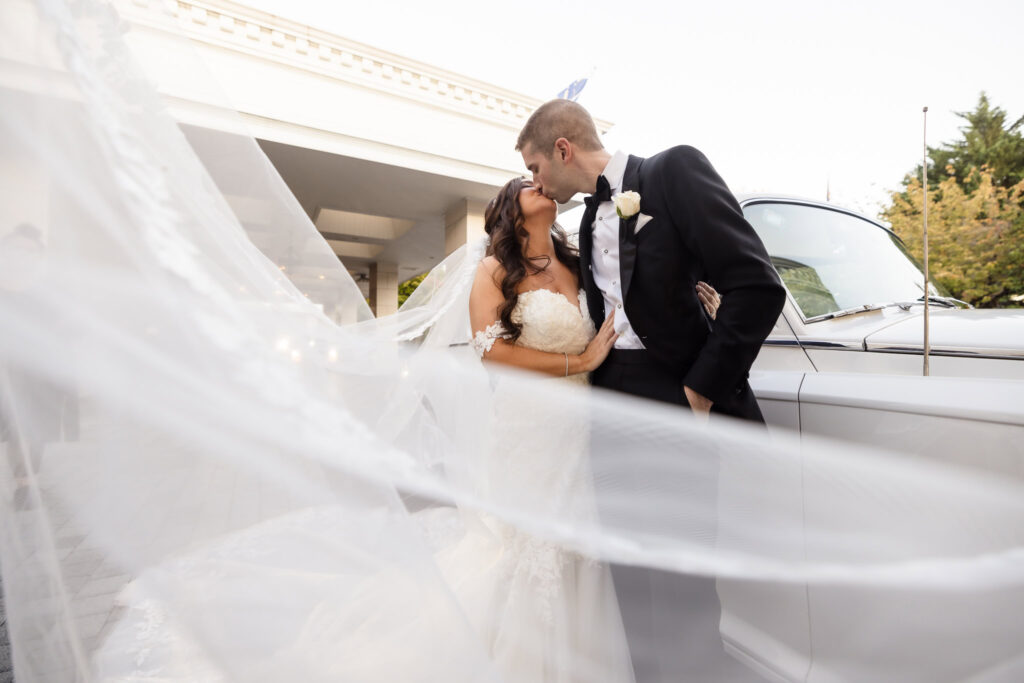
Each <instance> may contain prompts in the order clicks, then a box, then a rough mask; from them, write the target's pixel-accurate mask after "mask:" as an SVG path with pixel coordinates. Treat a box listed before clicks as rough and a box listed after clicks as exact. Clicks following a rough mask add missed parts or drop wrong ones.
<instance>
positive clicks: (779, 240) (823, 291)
mask: <svg viewBox="0 0 1024 683" xmlns="http://www.w3.org/2000/svg"><path fill="white" fill-rule="evenodd" d="M743 212H744V215H746V217H747V220H748V221H750V223H751V225H753V226H754V229H755V230H756V231H757V234H758V235H759V236H760V237H761V240H762V241H763V242H764V244H765V247H766V248H767V249H768V254H769V255H770V256H771V259H772V265H774V266H775V268H776V270H778V271H779V275H780V276H781V277H782V281H783V282H784V283H785V285H786V287H787V288H788V289H789V292H790V294H791V295H792V296H793V299H795V300H796V303H797V305H798V306H799V307H800V311H801V312H802V313H803V315H804V317H805V318H813V317H816V316H821V315H826V314H828V313H834V312H836V311H840V310H844V309H847V308H854V307H857V306H863V305H865V304H869V305H870V304H884V303H893V302H901V301H915V300H917V299H918V298H920V297H921V296H922V294H923V292H924V276H923V275H922V271H921V268H920V267H919V266H918V264H917V263H916V262H915V261H914V259H913V258H912V257H911V256H910V254H909V253H907V250H906V248H905V247H904V246H903V243H902V242H900V241H899V239H897V238H896V237H895V236H894V235H892V234H891V233H890V232H889V231H887V230H885V229H883V228H881V227H879V226H877V225H875V224H873V223H870V222H869V221H866V220H864V219H862V218H858V217H856V216H852V215H850V214H847V213H843V212H841V211H833V210H831V209H828V208H824V207H815V206H806V205H801V204H784V203H758V204H751V205H748V206H746V207H745V208H744V209H743ZM929 285H930V286H929V290H930V292H931V294H932V295H944V294H945V293H944V292H942V291H940V290H939V289H938V288H936V287H935V286H934V285H933V284H932V283H929Z"/></svg>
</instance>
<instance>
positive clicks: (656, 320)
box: [579, 146, 786, 419]
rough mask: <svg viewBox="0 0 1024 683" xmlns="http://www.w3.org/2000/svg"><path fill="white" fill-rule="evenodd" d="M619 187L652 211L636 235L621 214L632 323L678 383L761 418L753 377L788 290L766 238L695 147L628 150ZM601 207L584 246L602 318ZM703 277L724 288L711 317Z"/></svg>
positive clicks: (623, 272)
mask: <svg viewBox="0 0 1024 683" xmlns="http://www.w3.org/2000/svg"><path fill="white" fill-rule="evenodd" d="M622 190H623V191H628V190H633V191H636V192H638V193H639V194H640V213H641V214H646V215H648V216H651V217H652V218H651V220H650V221H648V222H647V223H646V224H645V225H644V226H642V228H641V229H640V230H639V231H638V232H637V231H636V230H635V229H636V226H637V222H638V219H639V215H640V214H637V215H636V216H633V217H631V218H629V219H626V220H623V219H620V220H619V267H620V281H621V283H622V298H623V302H624V307H625V311H626V316H627V317H628V318H629V322H630V324H631V325H632V326H633V330H634V331H635V332H636V334H637V336H639V337H640V340H641V341H642V342H643V344H644V346H645V347H646V348H647V350H648V352H649V354H650V356H651V357H652V359H654V360H655V361H656V362H657V363H658V364H660V365H663V366H664V367H665V369H666V371H669V372H672V373H673V374H674V375H676V376H678V377H679V380H680V382H681V384H683V385H686V386H689V387H690V388H692V389H694V390H695V391H697V392H698V393H700V394H703V395H704V396H707V397H708V398H710V399H711V400H712V401H714V402H715V404H716V406H718V408H719V410H721V411H722V412H725V413H728V414H733V415H735V416H737V417H748V418H753V419H757V418H759V417H760V412H759V411H758V409H757V405H756V402H754V399H753V395H752V394H751V392H750V390H749V386H748V385H747V381H746V380H747V374H748V372H749V370H750V366H751V365H752V364H753V362H754V359H755V358H756V357H757V352H758V350H759V349H760V347H761V343H762V342H763V341H764V339H765V337H767V336H768V333H769V332H770V331H771V329H772V327H773V326H774V324H775V322H776V320H777V319H778V317H779V314H780V312H781V311H782V305H783V303H784V301H785V296H786V295H785V290H784V289H783V287H782V283H781V282H780V281H779V277H778V275H777V274H776V272H775V269H774V268H773V267H772V265H771V263H770V261H769V258H768V253H767V252H766V251H765V248H764V244H762V242H761V240H760V238H759V237H758V236H757V234H756V233H755V232H754V229H753V228H752V227H751V226H750V224H749V223H748V222H747V221H746V219H745V218H744V217H743V212H742V210H741V209H740V206H739V203H738V202H737V201H736V198H735V197H734V196H733V195H732V193H731V192H730V191H729V188H728V187H726V185H725V182H724V181H723V180H722V179H721V178H720V177H719V175H718V173H716V172H715V169H714V168H713V167H712V166H711V163H710V162H709V161H708V160H707V158H706V157H705V156H704V155H703V154H701V153H700V152H699V151H697V150H696V149H694V148H693V147H687V146H680V147H673V148H672V149H668V150H666V151H664V152H661V153H660V154H657V155H655V156H652V157H649V158H647V159H642V158H640V157H635V156H630V157H629V160H628V162H627V164H626V171H625V175H624V176H623V181H622ZM595 213H596V206H595V207H592V208H589V209H588V210H587V211H586V212H585V214H584V216H583V220H582V222H581V224H580V234H579V245H580V263H581V268H582V275H583V283H584V288H585V289H586V292H587V305H588V306H589V308H590V316H591V318H593V319H594V321H595V322H596V323H597V324H600V322H601V321H602V320H604V319H605V317H606V314H605V311H604V297H603V296H602V295H601V292H600V291H599V290H598V288H597V285H595V284H594V277H593V273H592V271H591V263H592V257H593V254H592V251H593V235H592V230H593V222H594V217H595ZM698 280H705V281H706V282H710V283H711V285H712V286H714V287H715V289H717V290H718V291H719V292H720V293H721V294H722V304H721V307H720V308H719V310H718V316H717V319H716V320H715V321H714V322H713V323H712V322H711V321H709V319H708V317H707V315H706V314H705V312H704V309H703V307H702V305H701V303H700V301H699V299H698V298H697V295H696V292H695V287H696V283H697V281H698ZM680 391H681V388H680ZM751 405H752V407H751Z"/></svg>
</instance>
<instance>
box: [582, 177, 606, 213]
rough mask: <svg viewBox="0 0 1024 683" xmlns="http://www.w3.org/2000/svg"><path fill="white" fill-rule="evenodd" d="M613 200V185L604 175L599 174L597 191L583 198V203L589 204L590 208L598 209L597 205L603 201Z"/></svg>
mask: <svg viewBox="0 0 1024 683" xmlns="http://www.w3.org/2000/svg"><path fill="white" fill-rule="evenodd" d="M611 200H612V187H611V185H609V184H608V179H607V178H605V177H604V176H603V175H599V176H597V191H596V192H595V193H594V194H592V195H590V196H589V197H587V198H586V199H584V200H583V203H584V204H586V205H587V208H588V209H596V208H597V205H598V204H600V203H601V202H610V201H611Z"/></svg>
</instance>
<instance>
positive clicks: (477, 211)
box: [444, 199, 487, 256]
mask: <svg viewBox="0 0 1024 683" xmlns="http://www.w3.org/2000/svg"><path fill="white" fill-rule="evenodd" d="M485 208H487V204H486V203H485V202H481V201H478V200H476V199H460V200H459V201H457V202H455V203H454V204H452V205H451V206H450V207H449V208H448V211H447V212H445V215H444V255H445V256H448V255H449V254H451V253H452V252H453V251H455V250H456V249H458V248H459V247H461V246H462V245H463V244H465V243H466V242H472V241H473V240H476V239H479V238H480V237H483V236H484V209H485Z"/></svg>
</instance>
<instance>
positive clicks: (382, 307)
mask: <svg viewBox="0 0 1024 683" xmlns="http://www.w3.org/2000/svg"><path fill="white" fill-rule="evenodd" d="M370 309H371V310H372V311H373V314H374V315H375V316H377V317H378V318H379V317H381V316H383V315H391V314H392V313H394V312H395V311H397V310H398V265H397V264H395V263H371V264H370Z"/></svg>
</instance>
